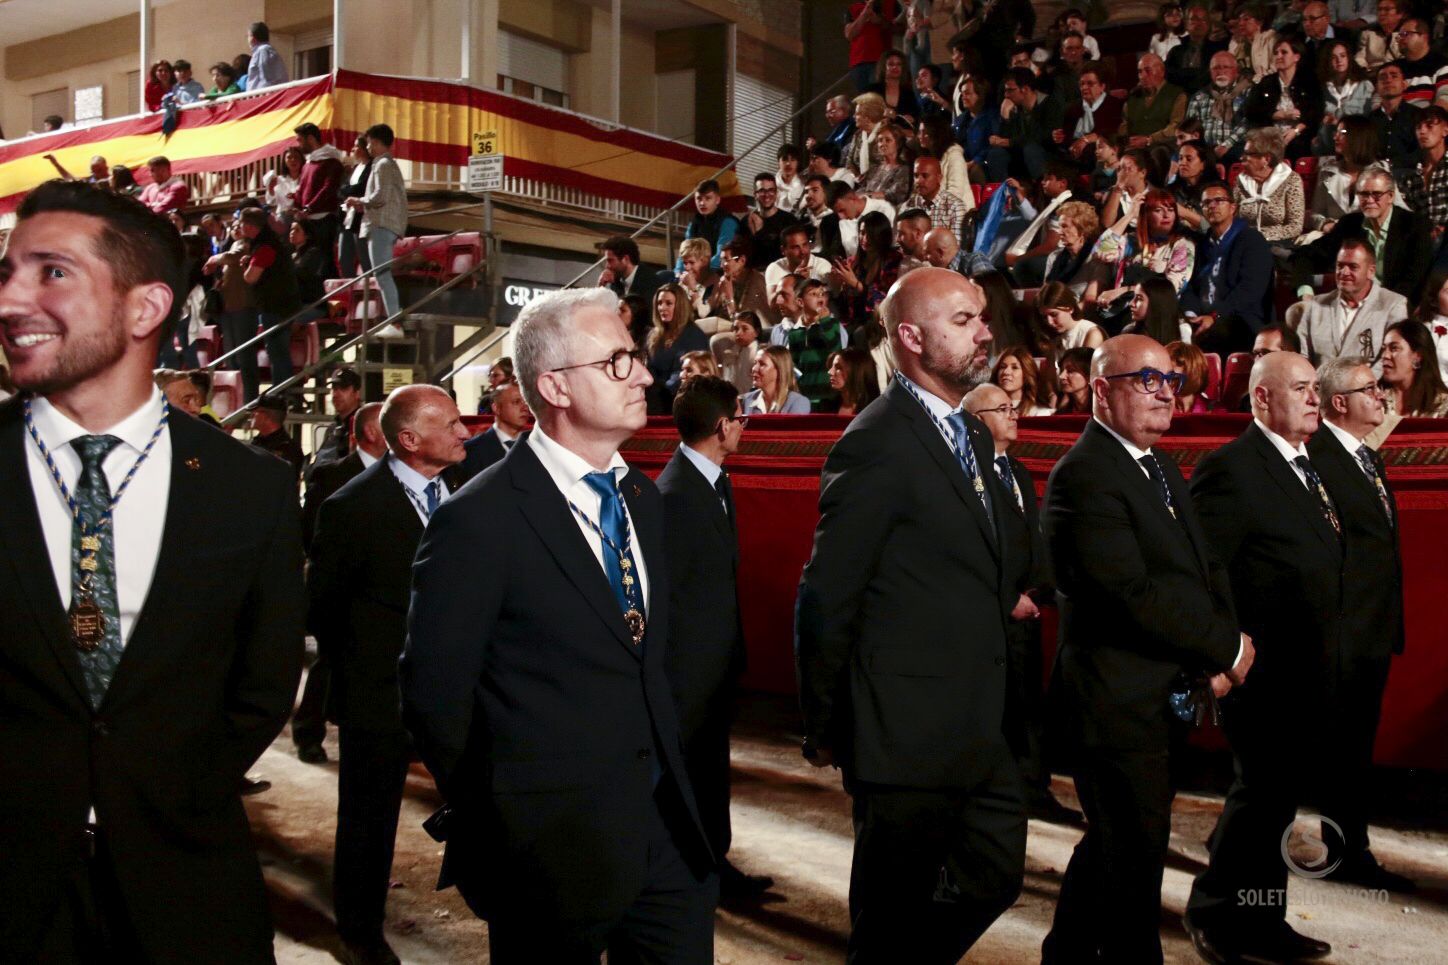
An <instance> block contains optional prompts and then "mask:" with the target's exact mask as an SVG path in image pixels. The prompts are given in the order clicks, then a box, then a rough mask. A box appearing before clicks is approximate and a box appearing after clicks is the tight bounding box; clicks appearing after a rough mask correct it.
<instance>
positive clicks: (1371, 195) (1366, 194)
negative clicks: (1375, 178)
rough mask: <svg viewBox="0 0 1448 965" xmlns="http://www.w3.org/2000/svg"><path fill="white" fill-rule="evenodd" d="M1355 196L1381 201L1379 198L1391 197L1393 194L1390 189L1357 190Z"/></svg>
mask: <svg viewBox="0 0 1448 965" xmlns="http://www.w3.org/2000/svg"><path fill="white" fill-rule="evenodd" d="M1357 196H1358V198H1359V199H1362V198H1366V199H1367V200H1369V201H1381V200H1383V199H1384V198H1391V197H1392V196H1393V192H1392V191H1359V192H1358V193H1357Z"/></svg>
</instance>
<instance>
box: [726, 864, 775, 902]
mask: <svg viewBox="0 0 1448 965" xmlns="http://www.w3.org/2000/svg"><path fill="white" fill-rule="evenodd" d="M773 886H774V879H773V878H771V877H770V876H769V875H747V874H745V873H744V872H742V871H740V870H739V869H738V868H736V867H734V865H732V864H730V863H729V861H727V860H726V861H725V862H724V864H723V866H722V867H720V869H719V897H720V898H723V899H732V900H748V899H751V898H758V897H759V896H760V895H762V894H764V893H765V892H766V891H768V890H769V889H770V888H772V887H773Z"/></svg>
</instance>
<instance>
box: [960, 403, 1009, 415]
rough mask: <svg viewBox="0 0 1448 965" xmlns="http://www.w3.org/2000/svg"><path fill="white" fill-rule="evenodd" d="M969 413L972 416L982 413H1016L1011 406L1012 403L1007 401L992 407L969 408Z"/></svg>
mask: <svg viewBox="0 0 1448 965" xmlns="http://www.w3.org/2000/svg"><path fill="white" fill-rule="evenodd" d="M970 414H971V415H974V416H982V415H1003V416H1013V415H1016V407H1015V406H1013V405H1011V404H1010V403H1009V402H1003V403H1001V404H1000V405H998V406H996V407H995V408H994V409H971V410H970Z"/></svg>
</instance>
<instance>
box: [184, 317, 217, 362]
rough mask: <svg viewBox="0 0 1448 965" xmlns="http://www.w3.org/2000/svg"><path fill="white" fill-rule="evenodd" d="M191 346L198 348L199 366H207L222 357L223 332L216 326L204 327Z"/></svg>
mask: <svg viewBox="0 0 1448 965" xmlns="http://www.w3.org/2000/svg"><path fill="white" fill-rule="evenodd" d="M191 344H192V345H193V346H195V347H196V361H197V364H198V365H201V366H206V365H207V364H209V363H210V362H211V360H212V359H214V358H219V357H220V356H221V352H222V348H221V330H220V329H219V328H217V327H216V326H215V325H203V326H201V331H200V332H199V333H198V334H197V336H196V337H195V338H194V339H192V340H191Z"/></svg>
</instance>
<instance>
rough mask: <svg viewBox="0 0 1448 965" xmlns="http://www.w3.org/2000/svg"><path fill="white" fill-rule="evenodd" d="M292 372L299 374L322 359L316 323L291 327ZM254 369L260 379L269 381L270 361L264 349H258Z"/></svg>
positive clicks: (320, 339) (319, 335)
mask: <svg viewBox="0 0 1448 965" xmlns="http://www.w3.org/2000/svg"><path fill="white" fill-rule="evenodd" d="M291 334H292V340H291V350H292V372H293V374H295V373H297V372H300V371H301V370H302V369H304V368H306V367H307V366H309V365H315V364H316V363H317V362H318V360H320V359H321V357H322V335H321V332H320V331H318V329H317V323H316V322H306V323H304V324H302V325H295V324H294V325H292V333H291ZM256 367H257V369H258V371H259V374H260V376H261V379H262V380H263V381H268V380H270V379H271V359H270V358H269V357H268V356H267V354H266V349H265V348H262V349H259V350H258V351H257V353H256Z"/></svg>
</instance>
